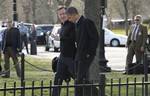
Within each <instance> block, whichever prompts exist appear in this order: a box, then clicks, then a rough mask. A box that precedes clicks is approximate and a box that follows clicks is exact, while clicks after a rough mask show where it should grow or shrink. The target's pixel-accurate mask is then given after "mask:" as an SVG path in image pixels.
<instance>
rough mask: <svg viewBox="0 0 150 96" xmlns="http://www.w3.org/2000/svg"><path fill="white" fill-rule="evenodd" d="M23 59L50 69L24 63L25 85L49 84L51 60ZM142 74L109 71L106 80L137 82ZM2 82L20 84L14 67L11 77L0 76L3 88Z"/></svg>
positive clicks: (71, 95) (11, 84) (28, 95)
mask: <svg viewBox="0 0 150 96" xmlns="http://www.w3.org/2000/svg"><path fill="white" fill-rule="evenodd" d="M25 60H26V61H28V62H30V63H32V64H33V65H36V66H38V67H41V68H44V69H47V70H50V71H41V70H38V69H36V68H34V67H32V66H30V65H29V64H27V63H25V82H26V86H32V81H35V86H40V85H41V81H42V80H43V82H44V83H43V84H44V86H49V82H50V80H53V78H54V73H53V72H52V69H51V63H50V61H51V60H49V59H44V58H35V57H34V58H33V57H31V56H27V57H26V58H25ZM11 65H12V64H11ZM143 76H144V75H123V74H122V72H110V73H107V74H106V82H107V83H110V82H111V79H112V78H113V79H114V81H113V82H115V83H116V82H118V80H119V78H121V82H124V83H125V82H126V78H127V77H128V78H130V79H129V80H130V81H132V82H133V81H134V78H135V77H136V78H137V82H139V81H141V80H142V77H143ZM4 82H7V87H13V84H14V82H16V83H17V86H20V79H18V78H17V76H16V72H15V70H14V69H12V70H11V78H8V79H6V78H1V77H0V88H3V86H4ZM71 84H74V81H73V80H72V81H71ZM64 85H65V83H64ZM117 89H118V87H115V88H114V92H115V93H114V94H117ZM130 89H133V88H130ZM139 89H140V88H139ZM106 90H107V94H110V88H109V87H107V88H106ZM137 90H138V89H137ZM35 92H36V95H35V96H39V94H40V90H37V91H35ZM48 92H49V91H48V90H44V94H45V95H44V96H48V95H47V94H48ZM65 92H66V89H63V90H62V94H61V96H66V95H65ZM124 92H125V91H122V93H123V94H124ZM2 93H3V92H0V96H2V95H1V94H2ZM7 94H8V96H13V93H12V91H9V92H8V93H7ZM17 94H20V91H17ZM30 94H31V91H26V96H31V95H30ZM69 94H70V96H73V94H74V88H72V89H70V90H69ZM17 96H18V95H17ZM108 96H109V95H108ZM114 96H116V95H114ZM136 96H138V95H136ZM139 96H141V95H139Z"/></svg>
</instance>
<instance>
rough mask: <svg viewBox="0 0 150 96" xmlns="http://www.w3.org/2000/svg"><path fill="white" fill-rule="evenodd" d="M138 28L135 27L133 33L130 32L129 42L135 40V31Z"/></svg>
mask: <svg viewBox="0 0 150 96" xmlns="http://www.w3.org/2000/svg"><path fill="white" fill-rule="evenodd" d="M137 28H138V25H136V26H135V28H134V30H133V32H132V37H131V40H132V41H134V40H135V36H136V30H137Z"/></svg>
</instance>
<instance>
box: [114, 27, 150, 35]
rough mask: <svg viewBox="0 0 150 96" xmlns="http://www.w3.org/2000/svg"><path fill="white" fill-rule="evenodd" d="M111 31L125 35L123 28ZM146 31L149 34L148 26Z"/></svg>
mask: <svg viewBox="0 0 150 96" xmlns="http://www.w3.org/2000/svg"><path fill="white" fill-rule="evenodd" d="M112 31H113V32H114V33H116V34H122V35H126V33H125V30H124V29H112ZM148 33H149V34H150V28H149V29H148Z"/></svg>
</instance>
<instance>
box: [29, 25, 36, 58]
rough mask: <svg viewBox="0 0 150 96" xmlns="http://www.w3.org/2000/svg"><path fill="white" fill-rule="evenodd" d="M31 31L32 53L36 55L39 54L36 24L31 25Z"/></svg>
mask: <svg viewBox="0 0 150 96" xmlns="http://www.w3.org/2000/svg"><path fill="white" fill-rule="evenodd" d="M30 30H31V33H30V40H31V41H30V44H31V46H30V53H31V55H36V54H37V44H36V38H37V36H36V34H37V33H36V30H35V26H34V24H32V25H31V29H30Z"/></svg>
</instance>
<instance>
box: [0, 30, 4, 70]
mask: <svg viewBox="0 0 150 96" xmlns="http://www.w3.org/2000/svg"><path fill="white" fill-rule="evenodd" d="M4 30H5V29H2V30H1V32H0V72H1V71H2V65H1V62H2V36H3V33H4Z"/></svg>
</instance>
